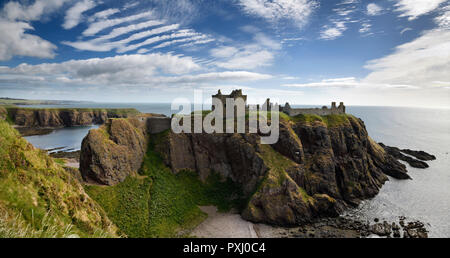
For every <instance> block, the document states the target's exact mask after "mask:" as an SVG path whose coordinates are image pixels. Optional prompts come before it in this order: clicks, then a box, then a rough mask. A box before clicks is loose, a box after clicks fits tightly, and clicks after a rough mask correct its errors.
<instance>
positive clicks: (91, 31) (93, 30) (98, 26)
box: [83, 11, 153, 36]
mask: <svg viewBox="0 0 450 258" xmlns="http://www.w3.org/2000/svg"><path fill="white" fill-rule="evenodd" d="M152 14H153V12H152V11H146V12H142V13H139V14H135V15H131V16H127V17H121V18H115V19H109V20H108V19H105V20H101V21H98V22H94V23H92V24H90V25H89V27H88V28H87V29H86V30H85V31H83V35H84V36H93V35H95V34H97V33H98V32H100V31H102V30H104V29H106V28H110V27H113V26H116V25H119V24H122V23H125V22H131V21H136V20H139V19H143V18H147V19H149V18H151V17H152Z"/></svg>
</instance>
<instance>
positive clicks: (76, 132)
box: [25, 125, 98, 151]
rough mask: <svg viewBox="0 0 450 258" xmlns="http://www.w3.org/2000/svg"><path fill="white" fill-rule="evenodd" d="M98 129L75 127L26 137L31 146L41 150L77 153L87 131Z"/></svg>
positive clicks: (93, 126) (95, 126)
mask: <svg viewBox="0 0 450 258" xmlns="http://www.w3.org/2000/svg"><path fill="white" fill-rule="evenodd" d="M95 128H98V126H97V125H92V126H77V127H69V128H61V129H56V130H54V131H53V132H51V133H50V134H46V135H35V136H27V137H25V139H27V140H28V141H29V142H30V143H31V144H33V146H35V147H36V148H40V149H43V150H49V149H56V148H58V150H57V151H77V150H80V148H81V141H82V140H83V138H84V137H85V136H86V135H87V133H88V132H89V130H91V129H95Z"/></svg>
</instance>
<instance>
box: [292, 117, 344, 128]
mask: <svg viewBox="0 0 450 258" xmlns="http://www.w3.org/2000/svg"><path fill="white" fill-rule="evenodd" d="M348 118H349V115H347V114H339V115H327V116H318V115H298V116H295V117H289V119H290V121H294V122H301V123H304V124H313V123H314V122H322V123H324V124H325V125H326V126H327V127H338V126H342V125H349V124H350V121H349V119H348Z"/></svg>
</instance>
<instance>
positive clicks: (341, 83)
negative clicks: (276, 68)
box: [282, 77, 360, 88]
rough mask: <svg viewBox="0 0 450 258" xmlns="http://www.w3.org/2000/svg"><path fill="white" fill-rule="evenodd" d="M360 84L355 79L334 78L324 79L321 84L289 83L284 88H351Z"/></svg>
mask: <svg viewBox="0 0 450 258" xmlns="http://www.w3.org/2000/svg"><path fill="white" fill-rule="evenodd" d="M359 85H360V83H359V82H358V81H357V79H356V78H355V77H345V78H333V79H324V80H322V81H320V82H310V83H287V84H283V85H282V86H284V87H295V88H323V87H339V88H350V87H357V86H359Z"/></svg>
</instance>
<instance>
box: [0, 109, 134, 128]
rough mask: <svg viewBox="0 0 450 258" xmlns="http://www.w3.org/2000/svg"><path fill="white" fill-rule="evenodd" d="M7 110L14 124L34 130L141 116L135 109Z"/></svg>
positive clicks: (101, 122)
mask: <svg viewBox="0 0 450 258" xmlns="http://www.w3.org/2000/svg"><path fill="white" fill-rule="evenodd" d="M6 109H7V111H8V116H9V117H10V118H11V120H12V122H13V123H14V124H16V125H18V126H23V127H33V128H53V127H69V126H81V125H91V124H103V123H105V122H106V120H107V119H108V118H124V117H129V116H134V115H138V114H139V111H137V110H135V109H84V108H61V109H57V108H49V109H46V108H45V109H39V108H18V107H7V108H6Z"/></svg>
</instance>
